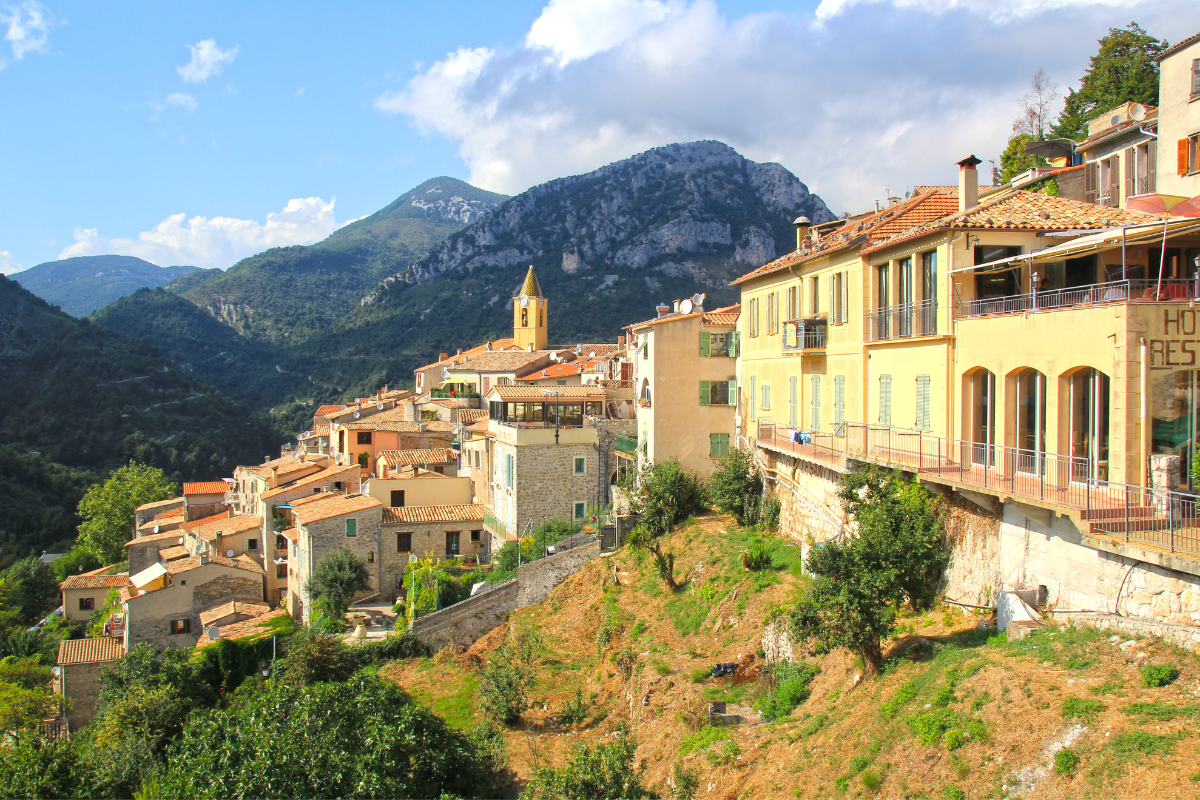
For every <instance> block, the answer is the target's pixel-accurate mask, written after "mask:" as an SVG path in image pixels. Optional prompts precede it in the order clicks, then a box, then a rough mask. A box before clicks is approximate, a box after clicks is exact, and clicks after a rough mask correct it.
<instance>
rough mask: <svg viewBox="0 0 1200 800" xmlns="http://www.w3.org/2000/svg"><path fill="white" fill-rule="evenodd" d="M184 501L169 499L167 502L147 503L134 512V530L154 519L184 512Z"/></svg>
mask: <svg viewBox="0 0 1200 800" xmlns="http://www.w3.org/2000/svg"><path fill="white" fill-rule="evenodd" d="M183 506H184V499H183V498H182V497H168V498H167V499H166V500H159V501H158V502H156V503H145V504H143V505H140V506H138V507H137V508H136V509H134V512H133V529H134V530H135V531H136V530H137V529H138V528H140V527H141V526H142V525H144V524H146V523H147V522H149V521H150V520H151V519H153V518H154V517H156V516H158V515H160V514H166V513H167V512H172V511H174V512H182V511H183Z"/></svg>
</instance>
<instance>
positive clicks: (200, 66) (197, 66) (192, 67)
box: [175, 39, 238, 83]
mask: <svg viewBox="0 0 1200 800" xmlns="http://www.w3.org/2000/svg"><path fill="white" fill-rule="evenodd" d="M187 47H188V49H189V50H191V51H192V60H191V61H189V62H188V63H186V64H184V65H183V66H182V67H176V68H175V69H176V71H178V72H179V76H180V77H181V78H183V79H184V80H185V81H187V82H188V83H203V82H204V81H206V80H208V79H209V78H211V77H212V76H213V75H216V74H217V73H218V72H220V71H221V70H223V69H224V68H225V65H226V64H232V63H233V59H234V58H235V57H236V56H237V52H238V49H237V47H231V48H230V49H228V50H222V49H221V48H219V47H217V41H216V39H205V40H203V41H200V42H196V44H189V45H188V46H187Z"/></svg>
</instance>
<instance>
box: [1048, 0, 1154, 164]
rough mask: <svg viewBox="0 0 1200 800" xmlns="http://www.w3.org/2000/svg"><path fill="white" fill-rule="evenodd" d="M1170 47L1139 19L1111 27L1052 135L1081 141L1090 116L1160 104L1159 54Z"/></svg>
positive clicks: (1066, 105)
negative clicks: (1128, 105)
mask: <svg viewBox="0 0 1200 800" xmlns="http://www.w3.org/2000/svg"><path fill="white" fill-rule="evenodd" d="M1166 47H1167V43H1166V42H1160V41H1159V40H1158V39H1155V38H1154V37H1153V36H1151V35H1150V34H1148V33H1146V32H1145V31H1144V30H1142V29H1141V28H1140V27H1139V26H1138V24H1137V23H1136V22H1131V23H1129V25H1128V26H1126V27H1125V28H1109V29H1108V35H1107V36H1105V37H1104V38H1103V39H1101V40H1100V48H1099V50H1098V51H1097V52H1096V55H1094V56H1092V58H1091V61H1090V62H1089V63H1088V68H1087V71H1086V72H1084V73H1083V77H1082V78H1081V79H1080V81H1079V90H1078V91H1075V90H1074V89H1070V90H1068V92H1067V100H1066V104H1065V105H1064V106H1063V110H1062V113H1061V114H1060V115H1059V117H1058V121H1057V122H1056V123H1055V125H1054V128H1053V129H1052V130H1051V132H1050V135H1051V136H1053V137H1063V138H1067V139H1072V140H1074V141H1081V140H1083V139H1084V138H1085V137H1086V136H1087V123H1088V120H1089V119H1092V118H1093V117H1095V116H1097V115H1098V114H1103V113H1104V112H1106V111H1109V110H1111V109H1114V108H1116V107H1117V106H1119V105H1121V104H1123V103H1128V102H1135V103H1142V104H1143V105H1152V106H1156V105H1158V60H1157V58H1158V54H1159V53H1160V52H1162V51H1163V49H1165V48H1166Z"/></svg>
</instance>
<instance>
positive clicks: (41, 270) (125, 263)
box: [11, 256, 218, 317]
mask: <svg viewBox="0 0 1200 800" xmlns="http://www.w3.org/2000/svg"><path fill="white" fill-rule="evenodd" d="M217 271H218V270H206V269H201V268H200V267H160V266H157V265H155V264H151V263H150V262H149V261H143V260H142V259H140V258H134V257H133V256H77V257H76V258H67V259H64V260H62V261H47V262H46V263H44V264H38V265H37V266H36V267H30V268H29V269H27V270H25V271H24V272H18V273H17V274H16V275H13V276H11V277H12V279H13V280H15V281H16V282H17V283H19V284H21V285H22V286H24V287H25V288H26V289H28V290H29V291H31V292H33V293H34V294H36V295H37V296H38V297H40V298H42V299H43V300H45V301H46V302H48V303H51V304H53V305H56V306H58V307H59V308H61V309H62V310H63V311H65V312H67V313H68V314H70V315H72V316H75V317H86V316H87V315H88V314H90V313H92V312H93V311H95V310H96V309H98V308H104V306H106V305H108V304H109V303H113V302H115V301H117V300H119V299H120V298H122V297H124V296H126V295H129V294H133V293H134V292H136V291H137V290H138V289H141V288H144V287H150V288H154V287H156V286H163V285H165V284H167V283H170V282H171V281H172V280H175V279H176V278H179V277H180V276H183V275H187V274H189V273H200V274H211V273H213V272H217Z"/></svg>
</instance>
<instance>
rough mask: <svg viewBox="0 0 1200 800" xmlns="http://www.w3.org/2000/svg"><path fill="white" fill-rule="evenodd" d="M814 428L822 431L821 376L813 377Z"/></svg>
mask: <svg viewBox="0 0 1200 800" xmlns="http://www.w3.org/2000/svg"><path fill="white" fill-rule="evenodd" d="M812 428H813V430H814V431H819V430H821V376H820V375H813V376H812Z"/></svg>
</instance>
